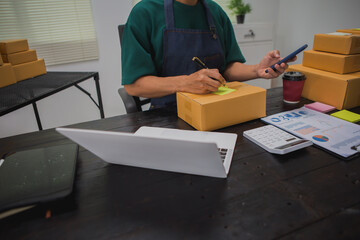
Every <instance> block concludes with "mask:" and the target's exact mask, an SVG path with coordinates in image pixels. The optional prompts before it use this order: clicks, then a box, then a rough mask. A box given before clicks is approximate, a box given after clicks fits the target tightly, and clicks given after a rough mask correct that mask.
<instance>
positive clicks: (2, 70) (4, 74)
mask: <svg viewBox="0 0 360 240" xmlns="http://www.w3.org/2000/svg"><path fill="white" fill-rule="evenodd" d="M14 83H16V78H15V73H14V70H13V68H12V66H11V64H10V63H4V64H3V65H2V66H0V87H5V86H8V85H10V84H14Z"/></svg>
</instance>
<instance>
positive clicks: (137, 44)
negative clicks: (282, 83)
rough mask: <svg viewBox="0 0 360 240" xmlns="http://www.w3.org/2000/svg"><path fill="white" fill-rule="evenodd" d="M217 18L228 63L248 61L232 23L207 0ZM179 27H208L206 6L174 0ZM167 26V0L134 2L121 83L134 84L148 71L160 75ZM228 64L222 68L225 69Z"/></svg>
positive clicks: (124, 45)
mask: <svg viewBox="0 0 360 240" xmlns="http://www.w3.org/2000/svg"><path fill="white" fill-rule="evenodd" d="M206 2H207V3H208V5H209V8H210V12H211V14H212V17H213V19H214V23H215V26H216V30H217V32H218V36H219V40H220V42H221V46H222V48H223V51H224V55H225V64H226V65H228V64H229V63H231V62H235V61H237V62H242V63H244V62H245V58H244V57H243V55H242V53H241V51H240V49H239V46H238V44H237V42H236V39H235V35H234V30H233V27H232V24H231V22H230V20H229V18H228V16H227V15H226V13H225V12H224V11H223V10H222V9H221V7H220V6H219V5H218V4H217V3H215V2H213V1H212V0H206ZM174 18H175V27H176V28H185V29H202V30H207V29H209V25H208V22H207V18H206V13H205V9H204V6H203V5H202V3H201V2H200V1H198V3H197V4H196V5H195V6H189V5H185V4H182V3H180V2H177V1H174ZM164 29H165V13H164V0H142V1H141V2H139V3H138V4H136V5H135V6H134V8H133V9H132V11H131V13H130V15H129V18H128V20H127V22H126V27H125V29H124V33H123V37H122V48H121V62H122V84H123V85H126V84H132V83H133V82H135V80H137V79H138V78H140V77H142V76H146V75H154V76H159V75H160V73H161V69H162V64H163V30H164ZM226 65H225V66H223V68H222V69H219V70H220V72H223V71H224V70H225V68H226Z"/></svg>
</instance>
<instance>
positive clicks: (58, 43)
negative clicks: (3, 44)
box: [0, 0, 98, 65]
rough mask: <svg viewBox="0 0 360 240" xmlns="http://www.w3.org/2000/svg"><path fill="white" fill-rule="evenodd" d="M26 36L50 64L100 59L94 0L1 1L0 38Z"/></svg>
mask: <svg viewBox="0 0 360 240" xmlns="http://www.w3.org/2000/svg"><path fill="white" fill-rule="evenodd" d="M24 38H25V39H27V40H28V43H29V47H30V49H34V50H36V52H37V55H38V57H39V58H44V59H45V63H46V65H55V64H62V63H70V62H78V61H85V60H91V59H97V58H98V47H97V40H96V34H95V29H94V24H93V19H92V9H91V2H90V0H0V41H1V40H10V39H24Z"/></svg>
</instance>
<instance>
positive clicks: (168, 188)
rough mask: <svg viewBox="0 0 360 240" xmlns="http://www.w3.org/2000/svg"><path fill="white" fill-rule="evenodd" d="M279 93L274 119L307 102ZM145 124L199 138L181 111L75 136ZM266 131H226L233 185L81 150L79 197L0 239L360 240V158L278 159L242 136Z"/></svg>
mask: <svg viewBox="0 0 360 240" xmlns="http://www.w3.org/2000/svg"><path fill="white" fill-rule="evenodd" d="M281 94H282V90H281V89H272V90H269V91H268V93H267V114H268V115H270V114H274V113H278V112H281V111H285V110H290V109H293V108H298V107H301V106H302V105H303V104H304V103H308V102H309V101H307V100H305V99H303V100H302V101H301V102H300V103H299V104H296V105H287V104H285V103H283V102H282V96H281ZM352 111H355V112H357V113H359V112H360V108H359V107H358V108H356V109H352ZM143 125H146V126H160V127H170V128H179V129H192V127H191V126H189V125H188V124H186V123H185V122H184V121H182V120H181V119H179V118H178V117H177V115H176V110H174V109H158V110H151V111H147V112H141V113H136V114H128V115H122V116H117V117H112V118H107V119H101V120H96V121H92V122H86V123H81V124H77V125H73V127H78V128H89V129H100V130H112V131H123V132H135V131H136V130H137V129H138V128H139V127H140V126H143ZM262 125H264V123H262V122H261V121H260V120H253V121H250V122H246V123H242V124H239V125H236V126H231V127H227V128H223V129H220V130H218V131H221V132H235V133H237V134H238V140H237V143H236V149H235V154H234V158H233V161H232V165H231V168H230V173H229V176H228V178H227V179H217V178H210V177H201V176H194V175H188V174H180V173H170V172H163V171H155V170H149V169H142V168H135V167H127V166H120V165H111V164H107V163H105V162H104V161H102V160H101V159H99V158H98V157H96V156H94V155H93V154H91V153H90V152H88V151H86V150H84V149H83V148H80V153H79V159H78V160H79V161H78V167H77V175H76V181H75V188H74V193H73V194H72V195H71V196H70V197H69V198H67V199H63V200H59V201H56V202H54V203H50V204H40V205H39V206H37V207H35V208H33V209H30V210H28V211H26V212H22V213H19V214H17V215H13V216H11V217H8V218H6V219H3V220H1V221H0V239H360V158H359V157H357V158H355V159H353V160H351V161H343V160H341V159H339V158H337V157H335V156H333V155H331V154H329V153H328V152H325V151H323V150H321V149H319V148H316V147H314V146H311V147H308V148H306V149H302V150H299V151H297V152H293V153H290V154H287V155H285V156H279V155H273V154H270V153H268V152H266V151H264V150H263V149H262V148H260V147H258V146H257V145H255V144H253V143H251V142H250V141H249V140H247V139H245V138H244V137H243V136H242V133H243V131H244V130H247V129H251V128H255V127H259V126H262ZM66 143H69V140H67V139H65V138H64V137H62V136H61V135H59V134H58V133H56V132H55V131H54V130H45V131H41V132H35V133H30V134H24V135H19V136H14V137H8V138H4V139H0V153H5V152H8V151H13V150H23V149H29V148H35V147H43V146H53V145H57V144H66ZM0 194H1V193H0ZM46 209H51V211H52V217H51V218H48V219H46V218H45V210H46Z"/></svg>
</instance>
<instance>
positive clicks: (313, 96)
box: [287, 64, 360, 110]
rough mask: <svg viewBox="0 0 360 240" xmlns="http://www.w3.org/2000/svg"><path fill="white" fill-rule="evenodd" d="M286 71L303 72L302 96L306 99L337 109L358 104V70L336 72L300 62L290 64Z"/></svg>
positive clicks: (359, 98) (359, 95) (359, 102)
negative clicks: (343, 72)
mask: <svg viewBox="0 0 360 240" xmlns="http://www.w3.org/2000/svg"><path fill="white" fill-rule="evenodd" d="M287 71H297V72H302V73H304V74H305V76H306V80H305V84H304V89H303V91H302V96H303V97H305V98H307V99H310V100H313V101H318V102H322V103H325V104H329V105H331V106H334V107H336V108H337V109H339V110H341V109H349V108H353V107H357V106H360V72H356V73H349V74H337V73H332V72H326V71H322V70H318V69H314V68H309V67H305V66H303V65H301V64H297V65H291V66H289V68H288V69H287Z"/></svg>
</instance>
